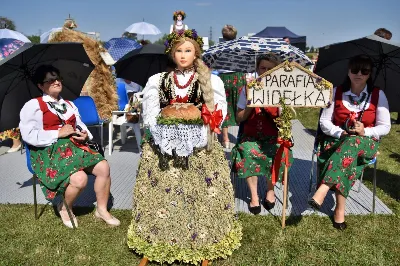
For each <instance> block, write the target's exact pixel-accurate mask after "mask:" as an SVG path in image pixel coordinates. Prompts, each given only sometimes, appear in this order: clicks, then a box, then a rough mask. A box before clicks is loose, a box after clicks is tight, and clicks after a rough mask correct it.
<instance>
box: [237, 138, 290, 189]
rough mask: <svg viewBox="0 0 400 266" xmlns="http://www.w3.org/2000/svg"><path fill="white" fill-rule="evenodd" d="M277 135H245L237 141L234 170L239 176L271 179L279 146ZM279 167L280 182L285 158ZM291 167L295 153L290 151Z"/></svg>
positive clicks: (283, 156)
mask: <svg viewBox="0 0 400 266" xmlns="http://www.w3.org/2000/svg"><path fill="white" fill-rule="evenodd" d="M276 141H277V138H276V137H271V136H266V137H262V138H255V137H247V136H243V137H242V138H241V141H240V143H237V144H236V146H235V147H233V149H232V165H233V170H234V171H235V172H236V173H237V175H238V177H239V178H246V177H249V176H265V177H266V178H267V179H268V180H271V173H272V166H273V163H274V158H275V155H276V152H277V150H278V149H279V146H280V145H278V144H277V143H276ZM283 158H285V155H284V154H283V155H282V161H281V164H280V168H279V180H278V181H279V182H280V181H281V179H282V176H283V172H284V170H285V164H284V160H283ZM289 164H290V165H289V169H290V166H291V165H292V164H293V154H292V151H291V150H290V152H289ZM289 169H288V170H289Z"/></svg>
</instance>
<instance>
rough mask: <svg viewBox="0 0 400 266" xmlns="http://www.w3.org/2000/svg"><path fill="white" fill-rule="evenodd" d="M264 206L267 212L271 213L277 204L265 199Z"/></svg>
mask: <svg viewBox="0 0 400 266" xmlns="http://www.w3.org/2000/svg"><path fill="white" fill-rule="evenodd" d="M263 206H264V208H265V209H266V210H267V211H269V210H271V209H273V208H274V207H275V202H270V201H269V200H267V199H265V200H264V203H263Z"/></svg>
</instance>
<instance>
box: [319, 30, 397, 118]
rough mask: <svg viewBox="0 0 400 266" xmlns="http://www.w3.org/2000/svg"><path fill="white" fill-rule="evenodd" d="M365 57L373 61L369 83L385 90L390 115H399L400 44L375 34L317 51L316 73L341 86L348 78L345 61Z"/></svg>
mask: <svg viewBox="0 0 400 266" xmlns="http://www.w3.org/2000/svg"><path fill="white" fill-rule="evenodd" d="M359 54H365V55H367V56H369V57H370V58H371V59H372V61H373V62H374V71H373V72H372V74H371V75H372V80H373V81H374V84H375V85H376V86H378V87H380V88H381V89H382V90H384V91H385V94H386V97H387V98H388V101H389V107H390V111H391V112H399V111H400V105H399V104H398V102H399V101H400V87H399V81H400V44H399V43H396V42H393V41H388V40H386V39H383V38H381V37H378V36H376V35H371V36H367V37H364V38H361V39H356V40H351V41H347V42H342V43H336V44H332V45H328V46H325V47H322V48H320V49H319V55H318V62H317V65H316V68H315V73H316V74H318V75H319V76H321V77H323V78H325V79H327V80H329V81H330V82H332V83H333V84H334V85H335V86H338V85H340V84H341V83H342V82H343V81H344V78H345V77H346V76H347V71H348V61H349V59H350V58H351V57H353V56H356V55H359Z"/></svg>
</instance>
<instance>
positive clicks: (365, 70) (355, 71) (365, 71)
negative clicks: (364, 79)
mask: <svg viewBox="0 0 400 266" xmlns="http://www.w3.org/2000/svg"><path fill="white" fill-rule="evenodd" d="M350 71H351V74H358V72H360V71H361V74H362V75H364V76H366V75H369V74H370V73H371V69H369V68H352V69H350Z"/></svg>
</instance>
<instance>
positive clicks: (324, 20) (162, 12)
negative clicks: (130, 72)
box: [0, 0, 400, 47]
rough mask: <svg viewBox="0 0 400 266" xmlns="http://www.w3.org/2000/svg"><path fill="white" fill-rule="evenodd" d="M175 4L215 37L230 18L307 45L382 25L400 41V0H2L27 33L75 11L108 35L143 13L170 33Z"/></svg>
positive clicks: (83, 24) (81, 23) (242, 29)
mask: <svg viewBox="0 0 400 266" xmlns="http://www.w3.org/2000/svg"><path fill="white" fill-rule="evenodd" d="M175 10H184V11H185V12H186V14H187V17H186V19H185V21H184V23H185V24H187V25H188V26H189V28H192V29H196V30H197V32H198V33H199V35H200V36H207V37H210V31H211V32H212V40H214V41H218V37H220V36H221V29H222V27H223V26H224V25H225V24H231V25H234V26H235V27H236V28H237V30H238V37H241V36H244V35H247V34H248V33H257V32H259V31H261V30H263V29H264V28H265V27H267V26H285V27H287V28H288V29H289V30H291V31H292V32H294V33H296V34H297V35H305V36H307V46H314V47H322V46H324V45H328V44H332V43H336V42H341V41H347V40H351V39H356V38H360V37H364V36H367V35H370V34H373V33H374V31H375V30H376V29H377V28H381V27H384V28H387V29H389V30H390V31H391V32H392V33H393V38H392V40H395V41H400V0H241V1H239V0H213V1H211V0H170V1H166V0H145V1H143V0H113V1H110V0H107V1H105V0H68V1H65V0H18V1H7V5H2V6H1V9H0V16H5V17H7V18H9V19H11V20H13V21H14V23H15V25H16V27H17V31H19V32H22V33H24V34H25V35H40V33H43V32H46V31H48V30H50V29H51V28H55V27H61V26H62V25H63V23H64V20H65V19H66V18H67V17H68V15H69V14H70V15H71V17H72V18H74V19H75V21H76V23H77V24H78V28H77V29H78V30H80V31H85V32H93V31H94V32H99V33H100V39H101V40H103V41H107V40H109V39H111V38H113V37H120V36H121V35H122V33H123V32H124V29H125V28H127V27H128V26H129V25H131V24H132V23H135V22H140V21H143V19H144V21H146V22H148V23H151V24H154V25H155V26H157V27H158V28H159V29H160V30H161V32H163V33H169V28H170V25H171V24H172V23H173V20H172V13H173V12H174V11H175ZM161 36H162V34H160V35H153V36H151V35H145V36H144V38H145V39H149V40H151V41H155V40H157V39H159V38H160V37H161Z"/></svg>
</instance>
